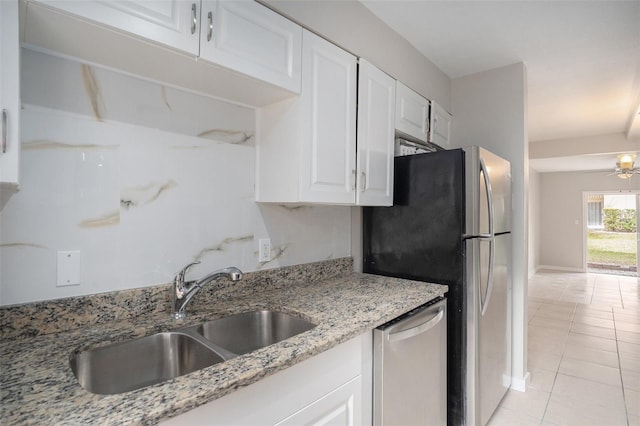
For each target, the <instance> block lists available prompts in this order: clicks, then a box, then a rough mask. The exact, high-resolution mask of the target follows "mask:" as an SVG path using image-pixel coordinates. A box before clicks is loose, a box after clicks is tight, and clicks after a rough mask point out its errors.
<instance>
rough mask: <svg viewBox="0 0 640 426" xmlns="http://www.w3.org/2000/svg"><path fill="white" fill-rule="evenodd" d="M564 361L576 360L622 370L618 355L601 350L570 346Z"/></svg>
mask: <svg viewBox="0 0 640 426" xmlns="http://www.w3.org/2000/svg"><path fill="white" fill-rule="evenodd" d="M562 357H563V359H575V360H579V361H586V362H592V363H594V364H599V365H604V366H605V367H611V368H616V369H619V368H620V363H619V361H618V354H617V353H616V352H609V351H603V350H599V349H590V348H583V347H579V346H573V345H572V346H569V347H567V348H566V349H565V351H564V354H563V355H562Z"/></svg>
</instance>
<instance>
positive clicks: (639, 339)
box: [616, 330, 640, 345]
mask: <svg viewBox="0 0 640 426" xmlns="http://www.w3.org/2000/svg"><path fill="white" fill-rule="evenodd" d="M616 338H617V339H618V340H622V341H623V342H627V343H634V344H636V345H638V344H640V333H633V332H631V331H624V330H616Z"/></svg>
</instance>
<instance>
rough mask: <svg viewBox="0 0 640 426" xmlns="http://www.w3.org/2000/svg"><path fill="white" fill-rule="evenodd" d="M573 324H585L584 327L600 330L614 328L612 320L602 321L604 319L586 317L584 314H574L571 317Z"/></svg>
mask: <svg viewBox="0 0 640 426" xmlns="http://www.w3.org/2000/svg"><path fill="white" fill-rule="evenodd" d="M573 322H575V323H580V324H586V325H593V326H595V327H602V328H613V327H614V323H613V320H610V319H604V318H596V317H592V316H588V315H584V314H576V315H575V316H574V317H573Z"/></svg>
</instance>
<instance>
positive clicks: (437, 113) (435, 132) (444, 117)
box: [429, 102, 451, 148]
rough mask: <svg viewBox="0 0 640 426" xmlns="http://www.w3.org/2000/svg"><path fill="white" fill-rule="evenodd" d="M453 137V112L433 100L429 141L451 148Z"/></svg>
mask: <svg viewBox="0 0 640 426" xmlns="http://www.w3.org/2000/svg"><path fill="white" fill-rule="evenodd" d="M450 137H451V114H449V113H448V112H447V111H445V109H444V108H442V107H441V106H440V105H438V104H437V103H435V102H431V132H430V133H429V142H433V143H435V144H437V145H440V146H441V147H443V148H449V139H450Z"/></svg>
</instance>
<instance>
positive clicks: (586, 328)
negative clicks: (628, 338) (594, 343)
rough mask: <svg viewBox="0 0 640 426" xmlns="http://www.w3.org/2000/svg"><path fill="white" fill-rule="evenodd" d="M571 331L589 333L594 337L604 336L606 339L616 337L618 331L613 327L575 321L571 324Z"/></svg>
mask: <svg viewBox="0 0 640 426" xmlns="http://www.w3.org/2000/svg"><path fill="white" fill-rule="evenodd" d="M571 331H572V332H573V333H578V334H587V335H589V336H594V337H603V338H605V339H611V340H615V339H616V331H615V329H613V328H603V327H596V326H593V325H587V324H582V323H579V322H574V323H572V324H571Z"/></svg>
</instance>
